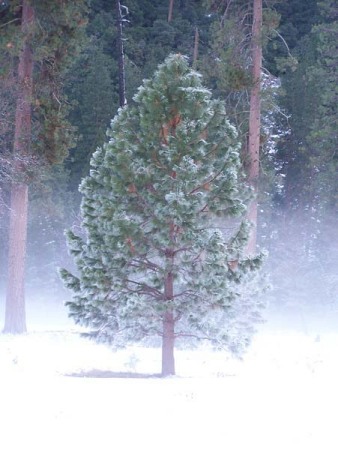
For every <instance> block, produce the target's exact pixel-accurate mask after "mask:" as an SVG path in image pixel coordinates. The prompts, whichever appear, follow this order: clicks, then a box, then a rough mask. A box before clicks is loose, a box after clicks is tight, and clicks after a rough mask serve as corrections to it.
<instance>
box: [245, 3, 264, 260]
mask: <svg viewBox="0 0 338 450" xmlns="http://www.w3.org/2000/svg"><path fill="white" fill-rule="evenodd" d="M261 34H262V0H253V24H252V79H253V85H252V88H251V93H250V116H249V142H248V153H249V155H248V156H249V158H248V159H249V164H248V181H249V184H250V186H251V187H252V188H253V190H254V193H255V199H254V200H252V201H251V203H250V205H249V207H248V212H247V218H248V220H250V221H251V222H252V224H253V228H252V230H251V234H250V239H249V242H248V246H247V253H248V254H249V255H250V254H251V255H253V254H255V252H256V239H257V207H258V204H257V194H258V177H259V147H260V130H261V121H260V117H261V99H260V82H261V66H262V42H261Z"/></svg>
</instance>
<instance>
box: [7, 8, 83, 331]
mask: <svg viewBox="0 0 338 450" xmlns="http://www.w3.org/2000/svg"><path fill="white" fill-rule="evenodd" d="M7 6H8V7H6V8H5V11H4V12H5V14H4V15H1V16H0V19H1V21H2V22H4V23H1V28H3V33H2V34H1V39H0V50H1V52H0V62H1V75H0V81H1V84H2V85H3V84H4V85H5V83H7V82H8V80H11V81H12V82H13V83H12V84H14V85H16V91H15V94H16V96H15V108H13V113H14V110H15V122H14V123H15V125H14V130H13V134H14V135H13V136H12V137H10V138H9V141H10V142H11V143H12V144H13V151H12V154H11V156H10V157H9V156H8V157H7V160H9V162H10V164H8V167H9V168H10V173H9V178H10V180H11V205H10V225H9V240H8V242H9V251H8V255H9V256H8V280H7V296H6V314H5V327H4V331H6V332H11V333H13V332H14V333H21V332H24V331H25V330H26V319H25V296H24V272H25V257H26V235H27V217H28V190H29V185H30V183H31V182H32V179H34V178H35V177H36V176H37V175H39V174H40V173H41V172H43V169H44V168H45V167H48V165H49V164H53V163H56V162H60V161H61V160H62V159H63V158H64V157H65V155H66V154H67V151H68V149H69V148H70V147H71V146H72V145H73V133H72V131H73V130H72V127H71V126H70V124H69V122H68V121H67V119H66V117H67V113H68V107H67V103H66V101H65V99H64V97H63V95H62V85H63V78H62V75H63V74H64V73H65V71H66V69H67V68H68V67H69V65H70V64H71V63H72V62H73V59H74V56H75V55H76V54H77V52H78V48H79V42H80V41H81V35H82V29H83V27H82V26H83V25H84V24H85V23H86V20H85V17H84V12H85V9H86V4H85V1H84V0H76V1H72V2H62V3H60V2H54V1H48V0H44V1H39V0H35V1H33V0H32V1H28V0H22V1H19V0H16V1H13V2H11V3H10V4H9V5H7ZM1 87H2V86H1ZM6 156H7V155H6ZM33 163H34V164H33Z"/></svg>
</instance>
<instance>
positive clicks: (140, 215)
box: [60, 55, 261, 375]
mask: <svg viewBox="0 0 338 450" xmlns="http://www.w3.org/2000/svg"><path fill="white" fill-rule="evenodd" d="M108 135H109V137H110V140H109V142H108V143H106V144H104V145H103V147H102V148H99V149H98V150H97V151H96V152H95V153H94V154H93V157H92V160H91V170H90V174H89V176H87V177H86V178H85V179H84V180H83V182H82V184H81V185H80V191H81V193H82V195H83V200H82V207H81V211H82V217H83V229H84V232H85V234H84V236H83V237H80V236H77V235H75V234H74V233H73V232H72V231H68V232H67V239H68V246H69V249H70V252H71V254H72V255H73V257H74V260H75V262H76V265H77V269H78V275H73V274H71V273H70V272H69V271H67V270H65V269H61V271H60V273H61V277H62V279H63V281H64V284H65V286H66V287H67V288H69V289H71V290H72V291H73V299H72V300H71V301H69V302H68V303H67V306H68V307H69V311H70V316H72V317H73V318H74V319H75V321H76V322H77V323H80V324H83V325H85V326H89V327H91V328H92V330H93V331H92V333H91V335H92V336H94V337H95V338H96V339H98V340H100V341H108V342H113V343H115V345H119V344H125V343H126V342H129V341H139V340H142V339H143V338H144V337H147V336H151V335H157V336H161V338H162V374H163V375H170V374H174V373H175V361H174V343H175V340H176V339H177V338H179V337H181V338H183V337H195V338H197V339H208V340H211V341H212V342H214V343H216V344H217V345H222V344H224V345H226V344H227V345H228V346H236V345H237V346H238V345H241V344H243V342H241V341H246V339H247V334H246V333H244V334H243V336H238V335H236V333H235V331H234V327H233V328H231V324H232V323H233V322H234V316H236V315H238V314H241V313H243V311H241V307H240V305H241V301H240V299H239V292H240V286H241V283H242V282H243V283H244V282H245V279H246V276H248V277H250V276H252V274H254V273H256V269H257V268H258V267H259V266H260V263H261V256H259V257H256V258H252V259H245V258H243V257H242V251H243V247H244V246H245V245H246V243H247V238H248V230H247V227H246V225H245V223H241V220H240V218H239V217H240V215H241V214H243V213H244V211H245V205H244V203H243V193H241V189H240V186H239V181H238V174H239V170H240V161H239V153H238V140H237V134H236V130H235V128H234V127H233V126H232V125H231V124H230V123H229V121H228V120H227V117H226V114H225V110H224V106H223V104H222V103H221V102H220V101H217V100H212V99H211V93H210V91H209V90H207V89H205V88H204V87H203V85H202V83H201V77H200V76H199V74H198V73H196V72H194V71H193V70H191V69H190V68H189V65H188V63H187V59H186V58H185V57H184V56H181V55H171V56H169V57H168V58H167V59H166V60H165V62H164V63H163V64H162V65H160V66H159V68H158V70H157V71H156V73H155V75H154V77H153V78H152V79H151V80H148V81H145V82H144V84H143V85H142V86H141V87H140V89H139V91H138V93H137V94H136V95H135V97H134V105H133V106H127V107H124V108H122V109H120V110H119V113H118V114H117V116H116V117H115V118H114V120H113V121H112V124H111V128H110V129H109V131H108ZM230 218H232V222H229V220H230ZM235 218H237V219H235ZM225 220H228V222H225ZM220 223H221V224H223V227H225V225H224V224H225V223H227V225H228V226H231V225H232V227H233V232H232V233H231V235H227V234H225V233H223V232H222V231H221V229H220V228H219V227H218V224H220ZM235 225H236V226H235ZM256 306H257V305H256V303H255V301H254V300H252V301H251V303H250V302H248V303H246V305H245V308H246V309H247V311H250V314H251V316H254V313H255V311H256V310H255V308H256ZM245 314H247V312H246V313H245ZM242 318H243V316H242ZM246 318H248V316H246ZM243 320H244V319H243ZM247 331H248V330H246V332H247ZM232 336H233V338H232Z"/></svg>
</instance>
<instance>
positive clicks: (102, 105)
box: [0, 0, 338, 305]
mask: <svg viewBox="0 0 338 450" xmlns="http://www.w3.org/2000/svg"><path fill="white" fill-rule="evenodd" d="M20 3H21V2H17V1H12V2H8V1H3V2H0V48H1V55H0V62H1V66H0V105H1V106H0V152H1V154H0V155H1V158H0V165H1V166H0V177H1V178H0V183H1V184H0V188H1V191H0V192H1V197H0V201H1V209H0V228H1V233H0V245H1V247H0V248H1V252H0V263H1V266H0V277H1V285H2V287H3V292H4V291H5V286H6V278H7V275H6V274H7V265H8V261H7V258H8V256H7V255H8V247H9V238H8V236H9V227H10V222H9V211H10V184H11V181H12V180H13V178H15V177H16V176H17V175H18V173H17V172H18V169H17V168H18V166H17V164H16V163H15V157H13V151H12V149H13V145H14V123H15V119H14V117H15V99H16V96H17V95H18V93H17V85H15V82H13V80H15V77H16V76H17V74H16V73H15V71H16V69H15V67H16V65H15V63H16V60H17V58H18V54H17V53H16V52H15V51H16V48H17V46H19V43H18V42H19V40H20V39H21V38H22V36H21V37H20V36H19V37H18V35H17V34H15V33H17V31H18V25H17V20H18V15H20ZM33 3H34V2H33ZM35 3H36V4H37V5H39V4H40V3H41V4H42V3H43V4H44V5H45V7H46V10H45V11H41V14H45V16H44V17H47V16H48V17H49V20H50V22H52V21H53V20H54V19H55V20H54V22H53V24H54V25H53V26H55V30H56V31H55V34H54V35H53V36H54V39H55V40H58V39H59V40H60V42H59V41H57V45H56V47H57V48H58V51H59V52H60V53H62V54H63V56H64V55H68V56H67V57H65V58H63V59H62V58H60V62H59V66H61V65H62V64H64V66H65V68H64V70H62V72H61V70H60V74H59V73H58V74H57V76H51V73H52V71H51V70H50V67H51V65H53V64H52V63H51V61H56V60H57V58H56V57H55V59H53V60H52V59H50V58H49V60H48V61H47V62H46V58H44V55H45V53H44V51H43V49H44V46H43V45H41V46H40V47H39V49H40V53H38V54H37V56H35V59H36V61H37V63H36V64H35V66H36V67H38V70H39V73H40V74H41V73H42V74H46V73H48V74H49V75H48V76H45V77H43V76H42V77H40V78H39V83H40V84H39V89H40V91H39V96H38V95H37V93H38V90H36V91H35V92H34V95H36V97H35V98H33V122H32V123H33V125H32V129H33V133H32V148H34V149H35V148H36V153H34V158H33V160H30V161H29V164H28V163H27V167H30V171H29V172H26V173H25V176H26V177H27V178H26V181H27V180H28V181H27V182H28V183H29V216H28V239H27V260H26V269H25V270H26V290H27V292H28V294H30V293H32V294H33V295H35V293H36V292H39V295H41V294H45V296H46V299H54V298H58V297H59V298H64V296H65V293H64V291H62V294H61V295H60V289H62V287H61V283H60V280H59V277H58V274H57V267H67V266H68V267H69V266H70V265H71V264H72V263H71V261H70V259H69V256H68V253H67V248H66V244H65V238H64V230H65V229H66V228H70V227H73V228H75V229H76V228H77V227H79V226H80V216H79V205H80V200H81V198H80V194H79V193H78V185H79V183H80V181H81V179H82V178H83V177H84V176H85V175H86V174H87V173H88V170H89V160H90V157H91V155H92V153H93V152H94V151H95V149H96V148H97V147H98V146H100V145H102V143H103V142H104V141H105V140H106V130H107V128H108V125H109V122H110V120H111V119H112V118H113V117H114V115H115V114H116V112H117V110H118V108H119V104H120V100H121V97H120V96H119V94H121V92H120V88H121V84H119V80H121V65H119V58H120V55H121V46H120V44H121V41H120V39H119V25H121V21H119V20H118V12H117V11H118V9H117V8H116V5H117V4H119V2H113V1H107V0H91V1H90V2H89V3H86V2H82V1H76V2H68V3H72V4H73V6H72V8H68V9H67V8H64V9H63V10H62V14H61V12H60V10H58V9H57V4H58V3H60V2H49V1H47V2H38V1H37V2H35ZM61 3H62V2H61ZM65 3H67V2H65ZM68 3H67V4H68ZM120 6H121V5H120ZM252 6H253V2H252V1H248V0H238V1H231V0H214V1H212V0H209V1H206V0H196V1H191V0H181V1H178V0H175V1H168V0H154V1H148V0H138V1H136V0H135V1H134V0H125V1H124V2H123V5H122V7H121V12H122V32H123V50H124V70H125V94H126V98H127V103H132V97H133V95H134V94H135V92H136V89H137V87H138V86H139V85H140V84H141V82H142V80H143V79H144V78H148V77H150V76H151V75H152V73H153V72H154V70H155V69H156V67H157V66H158V64H159V63H161V62H163V60H164V59H165V57H166V56H167V55H168V54H169V53H171V52H179V53H182V54H184V55H187V56H189V57H190V58H191V64H193V66H194V67H195V68H196V69H197V70H198V71H199V72H201V73H202V74H203V76H204V84H205V85H206V86H207V87H208V88H210V89H212V91H213V93H214V96H215V97H218V98H221V99H222V100H224V101H225V103H226V106H227V112H228V116H229V118H230V120H231V122H232V123H233V124H235V125H236V127H237V129H238V131H239V133H240V137H241V141H242V157H243V166H244V168H245V167H246V164H248V162H247V159H246V157H247V152H246V148H247V139H248V127H249V125H248V121H249V100H250V95H249V93H250V89H251V87H252V77H251V65H252V58H251V51H250V31H249V30H251V25H252ZM48 8H51V9H48ZM77 8H78V9H77ZM41 17H43V16H41ZM75 19H76V20H75ZM60 29H61V30H63V35H62V33H59V32H58V30H60ZM67 33H71V34H70V35H69V36H67ZM337 33H338V8H337V6H336V5H335V2H334V1H332V0H324V1H316V0H307V1H306V2H305V1H303V0H281V1H267V2H263V26H262V47H263V67H262V90H261V105H262V108H261V124H262V127H261V134H260V143H261V145H260V177H259V187H258V192H259V195H258V205H259V207H258V212H259V216H258V229H257V240H258V244H259V246H260V247H261V248H264V249H267V250H268V251H269V258H268V260H267V262H266V264H265V270H266V272H267V273H269V275H270V277H271V281H272V285H273V290H272V291H271V292H270V294H269V296H270V299H271V300H272V302H275V303H278V304H284V305H285V304H288V303H297V304H306V305H313V304H320V305H324V304H334V302H335V301H336V300H337V290H338V275H337V269H338V240H337V237H336V230H337V219H338V217H337V216H338V177H337V163H338V155H337V129H338V124H337V121H338V115H337V108H338V106H337V105H338V87H337V80H338V76H337V75H338V74H337V71H338V46H337ZM13 36H16V38H15V39H14V38H13ZM70 37H71V38H70ZM63 39H64V40H65V41H67V42H66V43H65V42H64V41H63ZM70 43H71V45H72V46H70V47H66V45H70ZM65 48H67V51H64V49H65ZM56 56H57V55H56ZM39 58H40V59H39ZM61 62H62V64H61ZM46 67H47V69H46ZM53 73H54V72H53ZM41 92H42V94H41ZM43 95H45V96H47V97H48V96H49V97H48V98H49V99H53V101H49V102H47V101H45V102H44V100H41V99H43V98H45V97H43ZM47 103H48V108H50V110H51V111H53V114H52V115H51V116H50V117H52V119H50V120H49V122H48V121H46V120H45V121H43V120H42V117H46V116H47V113H46V111H47V109H44V107H45V106H44V105H46V104H47ZM46 108H47V107H46ZM48 114H49V113H48ZM42 123H44V127H42V125H41V124H42ZM51 123H54V124H55V123H57V124H58V126H60V129H66V131H67V132H66V133H64V134H63V135H62V136H63V137H62V139H61V138H60V134H58V133H56V132H55V129H54V131H53V127H52V128H51V127H50V124H51ZM48 126H49V128H48ZM46 127H47V128H46ZM43 130H45V131H43ZM46 130H47V131H48V132H47V131H46ZM41 136H44V137H45V140H42V139H41ZM48 138H49V141H48ZM39 147H40V150H39ZM41 147H43V149H44V150H43V151H42V150H41ZM46 149H48V150H49V151H50V153H48V152H47V153H43V152H44V151H45V150H46ZM36 155H38V156H36ZM41 155H42V156H41ZM51 155H52V156H51ZM14 156H15V155H14ZM32 168H33V170H32Z"/></svg>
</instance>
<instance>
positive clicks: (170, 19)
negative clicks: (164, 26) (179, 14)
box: [168, 0, 174, 22]
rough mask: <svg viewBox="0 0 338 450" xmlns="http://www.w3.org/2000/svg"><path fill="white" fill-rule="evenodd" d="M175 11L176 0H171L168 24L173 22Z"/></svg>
mask: <svg viewBox="0 0 338 450" xmlns="http://www.w3.org/2000/svg"><path fill="white" fill-rule="evenodd" d="M173 9H174V0H169V11H168V22H171V21H172V18H173Z"/></svg>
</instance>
